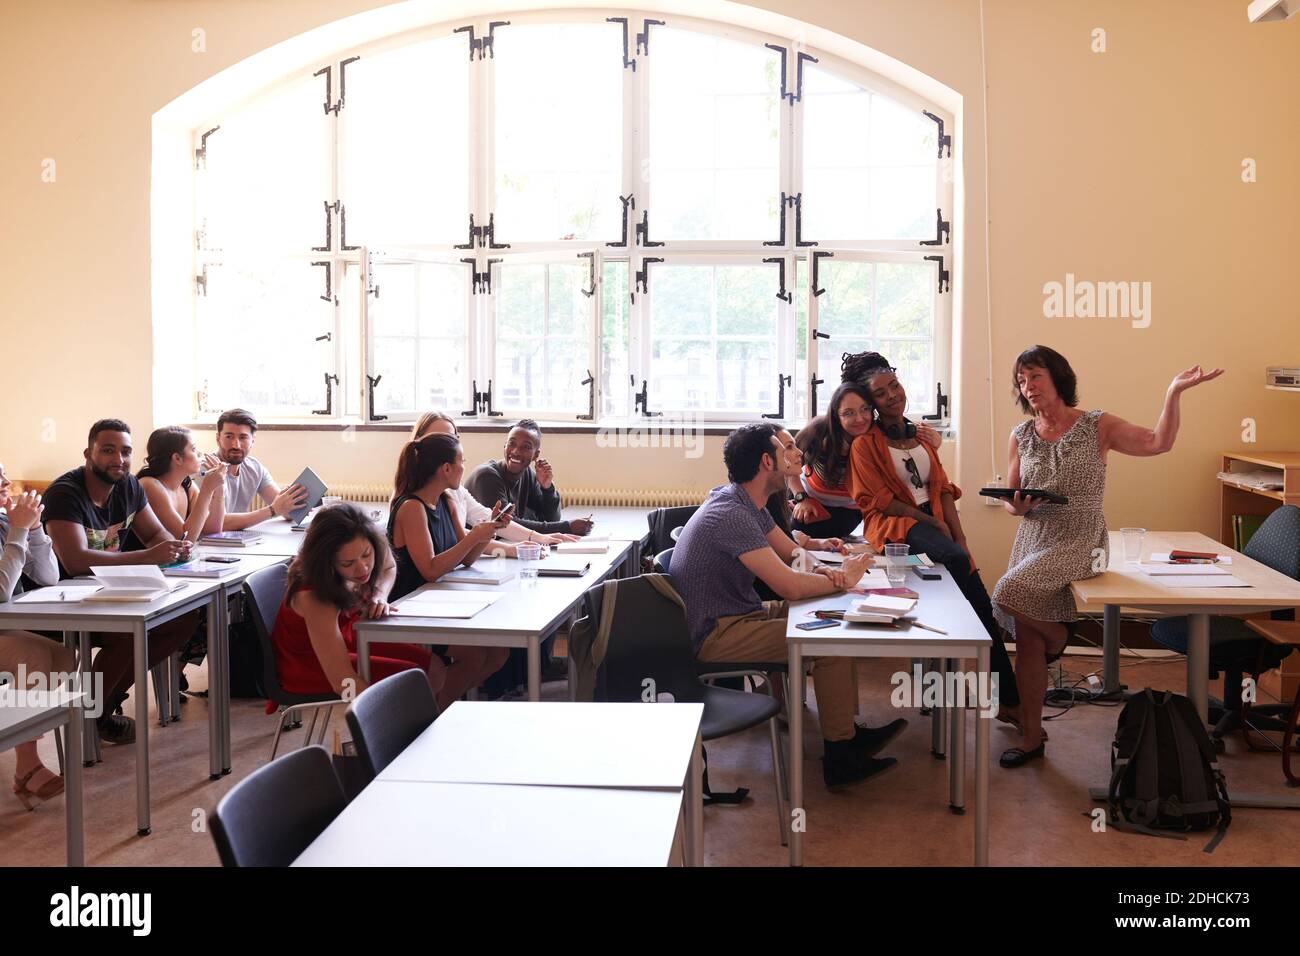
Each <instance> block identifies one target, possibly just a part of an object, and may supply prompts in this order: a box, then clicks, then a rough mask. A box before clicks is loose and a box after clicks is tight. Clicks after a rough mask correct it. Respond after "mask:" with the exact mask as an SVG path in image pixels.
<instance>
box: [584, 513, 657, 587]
mask: <svg viewBox="0 0 1300 956" xmlns="http://www.w3.org/2000/svg"><path fill="white" fill-rule="evenodd" d="M654 510H656V509H654V508H646V507H615V506H609V507H600V508H583V507H579V506H568V507H565V508H564V510H563V511H562V512H561V517H562V518H564V520H565V521H572V520H573V519H574V518H586V517H588V516H590V517H591V518H592V520H593V522H594V524H592V527H591V533H592V534H604V535H609V537H610V538H612V539H615V540H619V541H631V542H632V543H633V547H632V548H631V549H630V550H629V551H628V554H627V558H626V559H625V564H626V567H627V570H626V572H625V574H624V575H623V576H624V577H636V575H638V574H640V573H641V551H642V549H643V548H644V547H645V545H646V542H647V539H648V538H649V537H650V520H649V518H650V512H652V511H654Z"/></svg>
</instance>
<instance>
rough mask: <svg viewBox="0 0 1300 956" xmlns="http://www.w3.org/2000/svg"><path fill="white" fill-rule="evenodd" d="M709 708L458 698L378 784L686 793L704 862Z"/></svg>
mask: <svg viewBox="0 0 1300 956" xmlns="http://www.w3.org/2000/svg"><path fill="white" fill-rule="evenodd" d="M703 715H704V705H703V704H655V705H648V704H639V703H637V704H612V703H569V702H567V701H566V702H555V703H545V704H543V703H532V702H528V703H525V702H523V701H517V702H507V701H501V702H495V703H488V702H485V701H484V702H478V701H457V702H456V703H454V704H452V705H451V706H450V707H448V708H447V710H446V712H445V713H443V714H442V715H441V716H440V717H439V718H438V719H437V720H436V721H434V722H433V724H432V725H431V726H430V727H429V728H428V729H427V730H425V731H424V733H422V734H421V735H420V736H419V737H417V738H416V739H415V740H414V741H413V742H412V743H411V745H410V746H409V747H407V748H406V750H404V751H402V753H401V754H399V755H398V756H397V757H396V758H395V759H394V760H393V762H392V763H390V764H389V765H388V766H387V767H385V768H384V769H383V771H382V772H381V773H380V774H379V776H378V777H377V778H376V780H377V781H382V782H387V783H394V782H417V783H458V784H464V783H477V784H509V785H526V786H539V787H596V788H610V789H621V790H658V791H667V792H677V793H682V794H683V797H684V804H683V807H684V812H685V816H686V828H685V829H686V838H685V845H686V848H687V854H688V856H689V858H690V859H691V860H692V865H696V866H698V865H702V864H703V862H704V838H703V837H704V801H703V786H702V776H703V763H702V761H701V758H700V721H701V719H702V718H703Z"/></svg>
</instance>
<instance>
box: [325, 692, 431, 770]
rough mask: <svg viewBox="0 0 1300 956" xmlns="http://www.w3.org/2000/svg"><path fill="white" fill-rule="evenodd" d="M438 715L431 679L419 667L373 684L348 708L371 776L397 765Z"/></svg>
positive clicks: (354, 740)
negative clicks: (404, 751) (389, 766)
mask: <svg viewBox="0 0 1300 956" xmlns="http://www.w3.org/2000/svg"><path fill="white" fill-rule="evenodd" d="M437 716H438V702H437V700H436V698H434V696H433V689H432V688H431V687H430V686H429V679H428V677H426V676H425V674H424V671H422V670H420V669H419V668H411V669H410V670H404V671H401V672H399V673H397V674H393V675H392V676H391V677H385V678H384V679H383V680H381V681H377V682H376V683H374V684H371V685H370V686H369V687H367V688H366V689H365V690H363V691H362V692H361V693H360V694H358V695H357V699H356V700H354V701H353V702H352V706H351V707H350V708H349V709H348V713H347V722H348V729H349V730H351V731H352V740H353V742H354V743H356V745H357V754H358V755H359V756H360V757H361V762H362V763H363V764H364V765H365V766H366V767H367V768H368V769H369V771H370V775H371V777H374V776H376V775H377V774H378V773H379V772H380V771H381V770H383V769H384V768H385V767H387V766H388V765H389V764H390V763H392V762H393V758H394V757H396V756H397V755H398V754H400V753H401V752H402V751H403V750H405V749H406V748H407V747H409V746H410V744H411V741H413V740H415V738H416V737H418V736H420V734H421V733H423V732H424V730H425V729H426V728H427V727H428V726H429V725H430V724H431V723H433V721H434V719H435V718H436V717H437Z"/></svg>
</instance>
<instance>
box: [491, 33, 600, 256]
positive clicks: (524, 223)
mask: <svg viewBox="0 0 1300 956" xmlns="http://www.w3.org/2000/svg"><path fill="white" fill-rule="evenodd" d="M493 37H494V38H493V48H494V50H493V53H494V56H493V69H494V70H495V81H494V82H495V89H496V97H495V104H496V106H495V108H496V145H495V148H496V153H495V159H494V161H495V165H496V181H495V186H496V201H495V203H494V205H493V207H492V209H493V212H494V214H495V220H494V225H495V236H496V239H497V241H498V242H522V241H550V240H556V239H617V238H619V230H620V229H621V228H622V210H623V207H622V204H621V203H620V202H619V199H618V196H619V193H620V192H621V191H622V185H623V33H622V30H621V28H620V27H619V25H618V24H614V23H564V24H547V25H521V26H513V25H512V26H506V27H502V28H499V29H498V30H497V31H496V32H495V34H494V35H493Z"/></svg>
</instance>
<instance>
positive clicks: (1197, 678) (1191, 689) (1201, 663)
mask: <svg viewBox="0 0 1300 956" xmlns="http://www.w3.org/2000/svg"><path fill="white" fill-rule="evenodd" d="M1187 696H1188V697H1190V698H1191V699H1192V703H1193V704H1195V705H1196V713H1197V714H1198V715H1200V718H1201V723H1205V722H1206V720H1208V719H1209V713H1210V615H1208V614H1192V615H1189V617H1188V628H1187Z"/></svg>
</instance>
